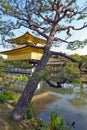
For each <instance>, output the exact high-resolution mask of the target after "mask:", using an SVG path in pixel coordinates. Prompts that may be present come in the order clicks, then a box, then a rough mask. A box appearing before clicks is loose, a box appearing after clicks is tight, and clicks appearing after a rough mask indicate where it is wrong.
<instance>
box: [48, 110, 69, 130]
mask: <svg viewBox="0 0 87 130" xmlns="http://www.w3.org/2000/svg"><path fill="white" fill-rule="evenodd" d="M49 126H50V129H52V130H70V128H69V127H68V126H67V125H66V123H65V120H64V118H63V117H62V116H61V115H58V114H57V113H55V112H52V113H51V115H50V124H49Z"/></svg>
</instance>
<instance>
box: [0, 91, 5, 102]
mask: <svg viewBox="0 0 87 130" xmlns="http://www.w3.org/2000/svg"><path fill="white" fill-rule="evenodd" d="M4 102H6V97H5V96H4V95H3V93H0V103H4Z"/></svg>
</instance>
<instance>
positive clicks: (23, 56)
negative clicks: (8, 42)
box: [0, 46, 43, 61]
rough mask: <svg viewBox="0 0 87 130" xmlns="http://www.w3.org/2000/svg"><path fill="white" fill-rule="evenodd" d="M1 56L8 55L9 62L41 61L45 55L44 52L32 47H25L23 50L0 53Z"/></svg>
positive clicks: (17, 49)
mask: <svg viewBox="0 0 87 130" xmlns="http://www.w3.org/2000/svg"><path fill="white" fill-rule="evenodd" d="M0 54H3V55H7V60H8V61H12V60H27V59H30V60H31V59H35V60H40V59H41V57H42V54H43V50H42V49H38V48H34V47H30V46H24V47H21V48H16V49H13V50H9V51H4V52H0Z"/></svg>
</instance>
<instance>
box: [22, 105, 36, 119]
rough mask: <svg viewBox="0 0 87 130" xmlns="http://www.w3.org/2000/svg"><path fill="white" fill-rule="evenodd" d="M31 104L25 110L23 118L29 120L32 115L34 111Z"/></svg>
mask: <svg viewBox="0 0 87 130" xmlns="http://www.w3.org/2000/svg"><path fill="white" fill-rule="evenodd" d="M32 105H33V104H32V103H31V104H30V105H29V106H28V108H27V112H26V115H25V117H24V119H25V120H29V119H31V118H32V117H33V116H34V113H33V106H32Z"/></svg>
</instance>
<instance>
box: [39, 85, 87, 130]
mask: <svg viewBox="0 0 87 130" xmlns="http://www.w3.org/2000/svg"><path fill="white" fill-rule="evenodd" d="M47 91H49V93H52V94H54V95H56V96H58V97H60V98H58V99H57V100H56V101H54V102H52V103H50V104H48V105H47V109H46V110H45V111H44V112H42V113H40V114H39V115H38V117H39V118H42V119H44V120H45V121H46V122H47V123H48V120H49V115H50V113H51V112H57V113H59V114H61V115H63V117H64V118H65V120H66V122H67V123H68V124H69V125H71V124H72V123H73V122H75V127H73V128H72V130H87V84H83V85H81V86H78V85H76V86H73V85H71V84H64V85H63V88H58V89H53V88H50V87H49V86H48V85H47V84H45V83H44V85H43V86H42V87H40V89H39V90H38V92H37V93H42V92H47Z"/></svg>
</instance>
